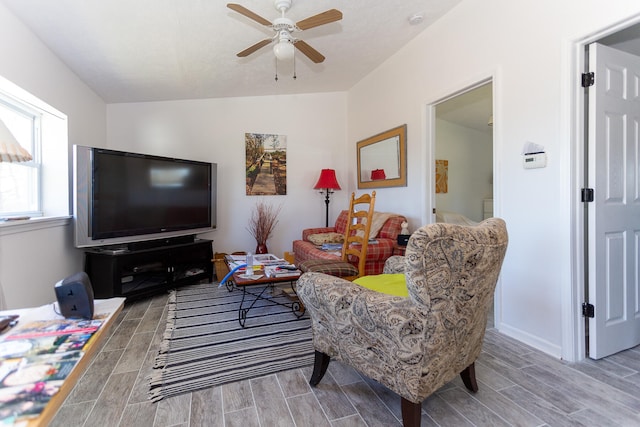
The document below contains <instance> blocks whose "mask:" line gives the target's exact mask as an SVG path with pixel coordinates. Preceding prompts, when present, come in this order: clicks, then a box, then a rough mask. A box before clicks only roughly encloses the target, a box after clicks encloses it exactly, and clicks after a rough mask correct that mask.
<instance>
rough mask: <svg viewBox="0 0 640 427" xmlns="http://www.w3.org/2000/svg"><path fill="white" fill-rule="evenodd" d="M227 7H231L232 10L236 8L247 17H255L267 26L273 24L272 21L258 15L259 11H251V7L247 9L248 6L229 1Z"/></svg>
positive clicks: (258, 21) (259, 22)
mask: <svg viewBox="0 0 640 427" xmlns="http://www.w3.org/2000/svg"><path fill="white" fill-rule="evenodd" d="M227 7H228V8H229V9H231V10H235V11H236V12H238V13H239V14H241V15H244V16H246V17H247V18H250V19H253V20H254V21H256V22H257V23H258V24H262V25H266V26H267V27H270V26H271V21H267V20H266V19H264V18H263V17H262V16H260V15H258V14H257V13H254V12H251V11H250V10H249V9H247V8H246V7H244V6H242V5H240V4H237V3H227Z"/></svg>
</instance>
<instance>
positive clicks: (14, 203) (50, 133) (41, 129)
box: [0, 77, 70, 231]
mask: <svg viewBox="0 0 640 427" xmlns="http://www.w3.org/2000/svg"><path fill="white" fill-rule="evenodd" d="M0 120H2V122H3V123H4V124H5V125H6V126H7V128H8V129H9V131H10V132H11V133H12V134H13V136H14V137H15V138H16V140H17V141H18V142H19V143H20V145H21V146H22V147H23V148H24V149H26V150H27V151H28V152H29V153H30V154H31V156H32V157H33V159H32V160H30V161H28V162H15V163H9V162H0V218H3V217H10V216H28V217H31V218H33V217H49V218H52V217H68V216H69V212H70V204H69V160H70V159H69V147H68V130H67V116H66V115H65V114H63V113H61V112H60V111H58V110H56V109H55V108H53V107H51V106H50V105H48V104H47V103H45V102H43V101H41V100H40V99H38V98H37V97H35V96H33V95H31V94H30V93H28V92H27V91H25V90H24V89H22V88H20V87H18V86H16V85H15V84H13V83H12V82H10V81H9V80H6V79H5V78H3V77H0ZM2 225H3V224H2V223H0V226H2ZM4 225H5V226H6V225H7V224H6V223H5V224H4ZM0 231H1V230H0Z"/></svg>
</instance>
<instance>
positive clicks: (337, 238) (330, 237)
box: [307, 232, 344, 246]
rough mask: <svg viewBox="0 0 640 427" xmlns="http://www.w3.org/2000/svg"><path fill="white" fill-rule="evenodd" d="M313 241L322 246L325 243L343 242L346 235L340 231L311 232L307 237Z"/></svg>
mask: <svg viewBox="0 0 640 427" xmlns="http://www.w3.org/2000/svg"><path fill="white" fill-rule="evenodd" d="M307 239H309V241H310V242H311V243H313V244H314V245H316V246H322V245H324V244H325V243H342V242H343V241H344V236H343V235H342V234H340V233H333V232H332V233H317V234H310V235H309V237H307Z"/></svg>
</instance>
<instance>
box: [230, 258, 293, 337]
mask: <svg viewBox="0 0 640 427" xmlns="http://www.w3.org/2000/svg"><path fill="white" fill-rule="evenodd" d="M299 277H300V274H292V275H290V276H283V277H281V276H276V277H267V276H266V275H265V272H264V270H255V271H254V274H253V278H247V277H246V276H245V272H244V271H242V272H235V273H234V274H233V276H232V278H233V280H232V283H231V282H230V281H227V283H226V286H227V289H228V290H229V292H231V291H232V290H233V288H234V286H235V287H236V288H238V289H242V300H241V301H240V306H239V307H238V322H239V323H240V326H242V327H243V328H244V327H245V326H244V325H245V323H246V320H247V313H248V312H249V310H251V308H252V307H253V306H254V305H255V304H256V302H258V301H260V300H267V301H269V302H270V303H271V304H277V305H282V306H285V307H289V308H291V311H292V312H293V314H294V315H295V316H296V317H302V315H303V314H304V312H305V308H304V305H303V304H302V303H301V302H300V300H299V299H298V295H297V294H296V288H295V283H296V281H297V280H298V278H299ZM287 283H289V284H290V287H291V290H288V289H280V290H281V291H282V295H284V296H285V297H287V299H288V300H289V303H282V302H280V301H277V300H276V299H274V298H273V297H272V296H269V294H268V293H267V291H268V290H269V289H271V290H273V289H274V288H275V285H278V284H287ZM258 287H259V289H258V290H256V291H255V292H254V291H253V290H252V289H253V288H258ZM250 296H252V297H253V299H252V300H250V298H249V297H250Z"/></svg>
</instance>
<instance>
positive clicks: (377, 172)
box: [371, 169, 387, 181]
mask: <svg viewBox="0 0 640 427" xmlns="http://www.w3.org/2000/svg"><path fill="white" fill-rule="evenodd" d="M379 179H387V175H386V174H385V173H384V169H374V170H372V171H371V181H377V180H379Z"/></svg>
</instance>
